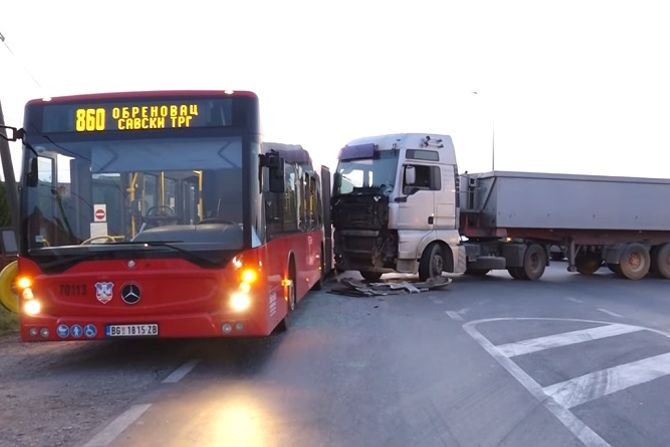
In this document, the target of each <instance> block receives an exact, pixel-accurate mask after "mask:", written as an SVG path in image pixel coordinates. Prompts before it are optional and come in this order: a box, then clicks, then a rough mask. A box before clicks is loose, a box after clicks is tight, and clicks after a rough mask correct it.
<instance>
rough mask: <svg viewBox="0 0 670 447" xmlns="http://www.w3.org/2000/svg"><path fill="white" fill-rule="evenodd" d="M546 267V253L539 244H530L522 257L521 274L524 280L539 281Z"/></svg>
mask: <svg viewBox="0 0 670 447" xmlns="http://www.w3.org/2000/svg"><path fill="white" fill-rule="evenodd" d="M546 266H547V252H546V251H545V249H544V248H543V247H542V246H541V245H539V244H531V245H529V246H528V248H526V253H525V254H524V255H523V267H522V268H521V269H522V270H523V274H524V276H525V278H524V279H529V280H531V281H534V280H536V279H539V278H540V277H541V276H542V274H543V273H544V268H545V267H546Z"/></svg>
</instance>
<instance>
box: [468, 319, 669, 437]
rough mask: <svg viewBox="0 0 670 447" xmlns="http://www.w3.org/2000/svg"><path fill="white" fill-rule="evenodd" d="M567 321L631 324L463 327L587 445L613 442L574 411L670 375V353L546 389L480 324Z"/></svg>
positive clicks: (666, 335) (489, 321) (667, 334)
mask: <svg viewBox="0 0 670 447" xmlns="http://www.w3.org/2000/svg"><path fill="white" fill-rule="evenodd" d="M531 320H533V321H565V322H570V323H574V322H578V323H589V324H593V323H595V324H601V325H603V326H600V327H603V328H611V327H612V326H614V327H615V328H618V327H621V326H627V325H621V324H617V323H611V322H609V321H598V320H581V319H576V318H541V317H539V318H533V317H528V318H525V317H520V318H489V319H484V320H476V321H470V322H468V323H465V324H464V325H463V329H464V330H465V331H466V332H467V333H468V334H469V335H470V336H471V337H472V338H473V339H475V341H477V342H478V343H479V344H480V345H481V346H482V347H483V348H484V349H485V350H486V351H487V352H488V353H489V354H490V355H491V356H492V357H493V358H494V359H495V360H496V361H497V362H498V363H499V364H500V365H501V366H502V367H503V368H505V369H506V370H507V372H509V373H510V374H511V375H512V376H513V377H514V378H515V379H516V380H518V381H519V383H520V384H521V385H522V386H523V387H524V388H526V389H527V390H528V392H530V393H531V394H532V395H533V396H534V397H535V398H536V399H537V400H538V401H539V402H540V403H542V405H544V406H545V408H547V409H548V410H549V411H551V412H552V413H553V414H554V416H556V417H557V418H558V420H559V421H561V423H562V424H563V425H565V427H566V428H567V429H568V430H570V431H571V432H572V434H574V435H575V436H576V437H577V438H578V439H579V440H580V441H582V443H584V444H585V445H586V446H587V447H595V446H604V447H606V446H609V444H608V443H607V442H606V441H605V440H604V439H603V438H601V437H600V436H599V435H598V434H597V433H596V432H594V431H593V430H592V429H591V428H590V427H589V426H587V425H586V424H584V423H583V422H582V421H581V420H580V419H579V418H577V416H575V415H574V413H572V412H571V411H570V409H569V408H572V407H574V406H576V405H579V404H580V403H585V402H589V401H591V400H594V399H597V398H599V397H602V396H605V395H607V394H611V393H614V392H616V391H621V390H624V389H626V388H629V387H631V386H634V385H639V384H642V383H647V382H649V381H651V380H654V379H656V378H659V377H663V376H665V375H668V374H670V353H666V354H661V355H658V356H655V357H649V358H646V359H643V360H638V361H635V362H631V363H626V364H623V365H618V366H615V367H612V368H608V369H605V370H601V371H597V372H594V373H590V374H586V375H584V376H581V377H577V378H574V379H570V380H566V381H565V382H561V383H558V384H554V385H550V386H548V387H545V388H542V386H541V385H540V384H539V383H537V382H536V381H535V380H534V379H533V378H532V377H531V376H529V375H528V374H527V373H526V372H525V371H524V370H523V369H521V367H520V366H519V365H517V364H516V363H514V361H513V360H511V359H510V358H509V357H507V356H506V355H505V354H503V352H502V351H501V350H500V349H499V348H498V347H496V346H494V345H493V344H492V343H491V342H490V341H489V340H488V339H487V338H486V337H484V336H483V335H482V334H481V333H480V332H479V331H478V330H477V329H476V326H477V325H478V324H482V323H492V322H498V321H531ZM628 327H631V328H636V329H637V330H639V331H642V330H644V331H649V332H653V333H656V334H659V335H662V336H664V337H666V338H670V333H667V332H663V331H660V330H658V329H653V328H647V327H639V326H628Z"/></svg>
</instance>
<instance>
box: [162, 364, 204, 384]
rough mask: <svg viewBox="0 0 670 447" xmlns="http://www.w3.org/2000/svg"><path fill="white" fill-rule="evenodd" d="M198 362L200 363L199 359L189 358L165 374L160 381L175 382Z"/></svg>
mask: <svg viewBox="0 0 670 447" xmlns="http://www.w3.org/2000/svg"><path fill="white" fill-rule="evenodd" d="M198 363H200V359H193V360H189V361H188V362H186V363H184V364H183V365H181V366H180V367H179V368H177V369H175V370H174V371H172V372H171V373H170V375H169V376H167V377H166V378H165V379H163V381H162V382H161V383H177V382H179V381H180V380H181V379H183V378H184V377H186V374H188V373H190V372H191V371H192V370H193V368H195V367H196V366H197V365H198Z"/></svg>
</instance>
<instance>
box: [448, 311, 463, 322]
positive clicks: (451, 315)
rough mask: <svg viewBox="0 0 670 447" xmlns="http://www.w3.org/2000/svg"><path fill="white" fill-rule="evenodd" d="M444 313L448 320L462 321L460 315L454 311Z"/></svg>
mask: <svg viewBox="0 0 670 447" xmlns="http://www.w3.org/2000/svg"><path fill="white" fill-rule="evenodd" d="M445 313H446V314H447V315H448V316H449V318H451V319H452V320H456V321H463V317H462V316H461V314H459V313H458V312H456V311H454V310H447V311H446V312H445Z"/></svg>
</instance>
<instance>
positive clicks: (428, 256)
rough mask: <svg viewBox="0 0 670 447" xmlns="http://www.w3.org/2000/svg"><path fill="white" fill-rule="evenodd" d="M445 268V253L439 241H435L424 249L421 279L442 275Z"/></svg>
mask: <svg viewBox="0 0 670 447" xmlns="http://www.w3.org/2000/svg"><path fill="white" fill-rule="evenodd" d="M443 270H444V253H442V247H441V246H440V244H439V243H438V242H433V243H431V244H430V245H428V247H426V249H425V250H424V251H423V254H422V255H421V260H420V261H419V279H420V280H421V281H425V280H427V279H429V278H437V277H440V276H442V271H443Z"/></svg>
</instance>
